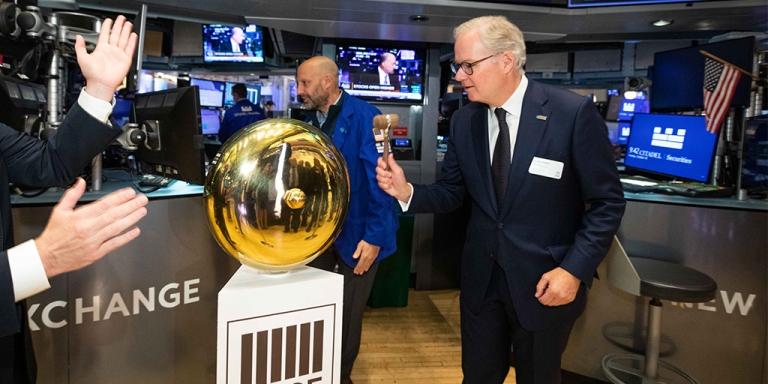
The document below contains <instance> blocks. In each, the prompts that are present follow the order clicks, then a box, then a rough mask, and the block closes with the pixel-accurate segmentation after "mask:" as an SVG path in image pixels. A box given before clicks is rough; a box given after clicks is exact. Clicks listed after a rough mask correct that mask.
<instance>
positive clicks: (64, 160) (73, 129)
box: [0, 104, 121, 187]
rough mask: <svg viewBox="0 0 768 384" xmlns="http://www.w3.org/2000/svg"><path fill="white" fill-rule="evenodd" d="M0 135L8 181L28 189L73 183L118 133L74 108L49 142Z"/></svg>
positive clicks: (23, 135) (10, 134) (7, 134)
mask: <svg viewBox="0 0 768 384" xmlns="http://www.w3.org/2000/svg"><path fill="white" fill-rule="evenodd" d="M9 130H11V131H12V129H11V128H8V127H6V131H5V132H3V134H2V135H0V153H2V156H3V159H4V160H5V163H6V169H7V171H8V179H9V181H11V182H14V183H21V184H24V185H27V186H30V187H53V186H66V185H68V184H70V183H72V182H73V181H74V180H75V178H76V177H77V175H79V174H80V172H82V171H83V169H84V168H85V167H86V166H87V165H88V163H89V162H90V161H91V159H92V158H93V157H94V156H96V154H98V153H99V152H101V151H102V150H103V149H104V148H105V147H106V146H107V145H109V143H111V142H112V141H113V140H114V139H115V138H116V137H117V136H118V135H119V134H120V132H121V129H120V128H112V127H110V126H108V125H106V124H104V123H102V122H100V121H98V120H96V119H95V118H94V117H93V116H91V115H89V114H88V113H87V112H85V111H84V110H83V109H82V108H81V107H80V105H79V104H75V105H74V106H73V107H72V109H71V110H70V111H69V113H68V114H67V117H66V119H64V121H63V122H62V124H61V126H60V127H59V129H58V130H57V131H56V132H55V133H53V134H52V135H51V136H50V137H49V138H48V140H38V139H36V138H33V137H31V136H28V135H25V134H23V133H21V132H16V131H13V132H10V131H9Z"/></svg>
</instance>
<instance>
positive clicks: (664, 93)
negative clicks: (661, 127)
mask: <svg viewBox="0 0 768 384" xmlns="http://www.w3.org/2000/svg"><path fill="white" fill-rule="evenodd" d="M754 44H755V38H754V37H747V38H743V39H734V40H727V41H722V42H719V43H713V44H703V45H698V46H695V47H689V48H683V49H677V50H674V51H666V52H658V53H656V55H655V56H654V58H653V85H652V89H653V92H652V93H653V97H652V98H651V109H652V110H653V111H664V110H693V109H695V108H704V64H705V58H706V56H704V55H703V54H701V53H700V52H699V51H700V50H701V51H706V52H709V53H711V54H713V55H715V56H717V57H719V58H721V59H723V60H725V61H727V62H729V63H731V64H733V65H735V66H737V67H740V68H742V69H744V70H746V71H748V72H752V57H753V51H754ZM751 83H752V79H750V78H749V77H748V76H744V75H742V76H741V78H740V79H739V83H738V85H737V86H736V90H735V91H734V94H733V99H732V100H731V107H737V108H738V107H742V106H747V105H749V88H750V86H751Z"/></svg>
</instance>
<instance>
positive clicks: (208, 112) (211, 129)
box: [200, 107, 221, 135]
mask: <svg viewBox="0 0 768 384" xmlns="http://www.w3.org/2000/svg"><path fill="white" fill-rule="evenodd" d="M200 122H201V123H202V125H203V135H217V134H218V133H219V128H221V114H220V113H219V110H218V109H215V108H206V107H202V108H201V109H200Z"/></svg>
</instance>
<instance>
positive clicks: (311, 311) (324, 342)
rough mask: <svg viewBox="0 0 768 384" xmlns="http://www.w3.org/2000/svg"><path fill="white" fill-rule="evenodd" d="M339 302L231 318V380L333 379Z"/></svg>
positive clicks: (308, 383)
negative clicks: (245, 317) (258, 315)
mask: <svg viewBox="0 0 768 384" xmlns="http://www.w3.org/2000/svg"><path fill="white" fill-rule="evenodd" d="M335 314H336V305H335V304H331V305H326V306H321V307H314V308H307V309H300V310H296V311H290V312H284V313H277V314H271V315H265V316H260V317H254V318H248V319H241V320H232V321H229V322H228V323H227V368H226V369H227V380H226V382H227V383H233V384H234V383H237V384H241V383H243V384H245V383H248V384H251V383H255V384H268V383H269V384H324V383H327V384H330V383H331V382H332V379H333V360H334V350H333V341H334V331H335V329H336V327H335Z"/></svg>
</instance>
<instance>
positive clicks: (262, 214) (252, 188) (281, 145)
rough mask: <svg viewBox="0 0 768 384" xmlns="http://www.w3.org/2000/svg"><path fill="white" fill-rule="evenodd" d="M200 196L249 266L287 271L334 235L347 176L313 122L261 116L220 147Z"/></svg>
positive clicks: (216, 232)
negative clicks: (259, 119)
mask: <svg viewBox="0 0 768 384" xmlns="http://www.w3.org/2000/svg"><path fill="white" fill-rule="evenodd" d="M203 198H204V200H205V213H206V215H207V218H208V226H209V228H210V230H211V233H212V234H213V237H214V238H215V239H216V241H217V242H218V243H219V245H220V246H221V247H222V248H223V249H224V251H226V252H227V253H228V254H230V255H231V256H232V257H234V258H236V259H237V260H239V261H240V262H241V263H243V264H244V265H247V266H249V267H253V268H256V269H261V270H266V271H275V272H278V271H287V270H290V269H293V268H296V267H298V266H302V265H304V264H307V263H309V262H310V261H312V260H313V259H314V258H315V257H317V256H318V255H320V254H321V253H322V252H323V251H324V250H326V249H327V248H328V247H329V246H330V245H331V244H332V243H333V241H334V240H335V239H336V237H337V236H338V235H339V232H340V231H341V227H342V225H343V224H344V220H345V219H346V217H347V211H348V209H349V176H348V174H347V167H346V163H345V162H344V158H343V157H342V156H341V153H340V152H339V151H338V149H336V147H335V146H334V144H333V142H332V141H331V140H330V139H329V138H328V137H327V136H326V135H325V134H323V133H322V132H320V130H318V129H317V128H315V127H313V126H311V125H309V124H306V123H303V122H301V121H298V120H292V119H269V120H262V121H260V122H258V123H255V124H252V125H249V126H247V127H245V128H243V129H241V130H240V131H238V132H237V133H236V134H235V135H234V136H232V137H231V138H230V139H229V140H227V142H226V143H224V144H223V145H222V147H221V149H220V150H219V153H217V154H216V157H215V158H214V159H213V161H212V162H211V166H210V169H209V170H208V175H207V177H206V180H205V188H204V192H203Z"/></svg>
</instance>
